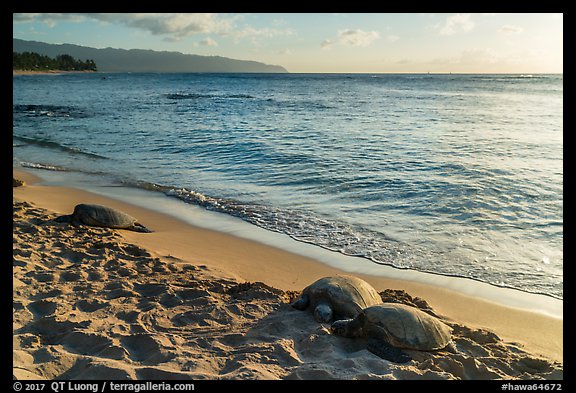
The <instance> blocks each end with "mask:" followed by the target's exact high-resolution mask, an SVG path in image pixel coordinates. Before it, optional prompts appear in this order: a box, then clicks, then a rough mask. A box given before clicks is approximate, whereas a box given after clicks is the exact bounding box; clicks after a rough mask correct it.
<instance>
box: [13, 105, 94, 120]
mask: <svg viewBox="0 0 576 393" xmlns="http://www.w3.org/2000/svg"><path fill="white" fill-rule="evenodd" d="M12 111H13V113H19V114H24V115H26V116H46V117H73V118H83V117H90V116H92V114H91V113H90V112H89V111H86V110H84V109H81V108H77V107H73V106H63V105H43V104H40V105H36V104H16V105H12Z"/></svg>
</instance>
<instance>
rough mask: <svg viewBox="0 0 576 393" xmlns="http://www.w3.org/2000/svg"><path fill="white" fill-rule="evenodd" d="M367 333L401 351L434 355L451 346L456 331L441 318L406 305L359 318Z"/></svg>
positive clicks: (379, 309)
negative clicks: (453, 333)
mask: <svg viewBox="0 0 576 393" xmlns="http://www.w3.org/2000/svg"><path fill="white" fill-rule="evenodd" d="M358 318H360V322H361V324H362V329H363V333H364V335H365V336H367V337H369V338H377V339H382V340H385V341H386V342H387V343H389V344H390V345H392V346H394V347H397V348H405V349H415V350H420V351H433V350H437V349H442V348H444V347H445V346H446V345H448V343H449V342H450V339H451V337H452V328H451V327H450V326H448V325H446V324H445V323H443V322H442V321H440V320H439V319H438V318H436V317H433V316H432V315H430V314H427V313H425V312H424V311H421V310H419V309H417V308H415V307H411V306H407V305H405V304H396V303H382V304H379V305H375V306H371V307H368V308H366V309H364V310H363V311H362V313H360V314H359V315H358Z"/></svg>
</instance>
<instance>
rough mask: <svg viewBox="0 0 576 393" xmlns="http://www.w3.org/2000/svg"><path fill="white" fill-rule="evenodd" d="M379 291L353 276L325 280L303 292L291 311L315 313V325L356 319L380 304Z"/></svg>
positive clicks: (332, 277)
mask: <svg viewBox="0 0 576 393" xmlns="http://www.w3.org/2000/svg"><path fill="white" fill-rule="evenodd" d="M381 302H382V299H381V298H380V295H379V294H378V292H376V290H375V289H374V288H373V287H372V286H371V285H370V284H368V283H367V282H366V281H364V280H361V279H359V278H358V277H354V276H347V275H339V276H331V277H324V278H321V279H319V280H317V281H316V282H314V283H312V284H311V285H309V286H308V287H306V288H304V290H303V291H302V294H301V295H300V297H299V298H298V299H296V301H295V302H294V303H292V307H294V308H296V309H298V310H305V309H306V308H308V307H310V308H311V309H312V310H314V318H315V319H316V321H318V322H320V323H322V322H330V321H332V320H333V319H334V320H336V319H342V318H354V317H355V316H356V315H357V314H358V313H359V312H360V311H362V310H363V309H364V308H366V307H369V306H372V305H374V304H378V303H381Z"/></svg>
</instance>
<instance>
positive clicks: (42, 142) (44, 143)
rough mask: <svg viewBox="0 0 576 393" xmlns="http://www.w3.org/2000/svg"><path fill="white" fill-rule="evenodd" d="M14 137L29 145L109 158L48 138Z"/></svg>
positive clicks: (98, 157)
mask: <svg viewBox="0 0 576 393" xmlns="http://www.w3.org/2000/svg"><path fill="white" fill-rule="evenodd" d="M12 138H13V139H16V140H18V141H20V142H25V143H27V144H29V145H37V146H41V147H47V148H50V149H58V150H62V151H65V152H66V153H70V154H79V155H82V156H86V157H90V158H96V159H103V160H106V159H108V157H104V156H101V155H99V154H96V153H90V152H87V151H84V150H81V149H78V148H76V147H68V146H64V145H61V144H59V143H58V142H54V141H50V140H48V139H41V138H31V137H27V136H22V135H12Z"/></svg>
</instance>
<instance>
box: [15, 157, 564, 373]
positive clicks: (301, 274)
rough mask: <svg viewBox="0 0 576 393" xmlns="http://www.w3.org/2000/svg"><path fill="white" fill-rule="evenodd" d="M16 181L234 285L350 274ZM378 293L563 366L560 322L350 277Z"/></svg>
mask: <svg viewBox="0 0 576 393" xmlns="http://www.w3.org/2000/svg"><path fill="white" fill-rule="evenodd" d="M13 173H14V177H16V178H19V179H22V180H24V181H26V183H27V185H26V186H25V187H18V188H14V190H13V196H14V198H16V199H17V200H24V201H27V202H32V203H34V204H35V205H36V206H38V207H41V208H46V209H48V210H50V211H54V212H56V213H59V214H62V213H65V214H69V213H70V212H71V211H72V209H73V207H74V205H75V204H77V203H101V204H106V205H109V206H112V207H116V208H118V209H121V210H123V211H126V212H127V213H129V214H131V215H133V216H135V217H138V219H139V220H140V221H141V222H143V223H144V224H145V225H146V224H147V225H148V226H149V227H151V228H152V229H153V230H154V232H153V233H151V234H141V233H135V232H129V231H118V232H119V233H120V234H121V237H122V238H123V239H125V240H126V241H128V242H129V243H132V244H136V245H138V246H140V247H142V248H144V249H146V250H151V251H152V252H154V253H156V254H158V255H168V256H171V257H174V258H178V259H179V260H183V261H187V262H189V263H201V264H203V265H206V266H207V267H209V268H210V269H213V270H214V271H215V272H218V274H219V275H220V276H221V277H226V278H228V279H233V280H237V281H240V282H242V281H248V282H258V281H260V282H263V283H265V284H266V285H270V286H271V287H274V288H279V289H281V290H283V291H301V290H302V289H303V288H304V287H305V286H307V285H309V284H310V283H312V282H313V281H315V280H316V279H318V278H320V277H322V276H327V275H332V274H350V272H345V271H342V270H339V269H337V268H334V267H332V266H328V265H326V264H325V263H322V262H320V261H318V260H315V259H312V258H308V257H305V256H302V255H298V254H295V253H292V252H289V251H285V250H281V249H279V248H276V247H272V246H270V245H266V244H263V243H259V242H256V241H252V240H249V239H245V238H240V237H237V236H233V235H230V234H227V233H222V232H219V231H215V230H211V229H206V228H199V227H195V226H192V225H190V224H189V223H187V222H184V221H182V220H178V219H177V218H175V217H172V216H169V215H166V214H162V213H159V212H157V211H153V210H149V209H145V208H142V207H139V206H135V205H132V204H128V203H125V202H122V201H119V200H117V199H112V198H109V197H105V196H102V195H97V194H94V193H90V192H87V191H84V190H79V189H75V188H67V187H53V186H43V185H41V184H37V183H36V184H35V182H36V181H38V178H36V177H35V176H34V175H32V174H30V172H26V171H25V170H24V169H21V168H14V167H13ZM353 274H355V275H357V276H359V277H361V278H363V279H364V280H366V281H367V282H369V283H370V284H372V285H373V286H374V287H375V288H376V290H377V291H382V290H385V289H401V290H404V291H406V292H407V293H409V294H410V295H412V296H415V297H420V298H422V299H424V300H426V301H427V302H428V303H429V304H430V306H431V307H432V308H433V309H434V310H435V311H436V312H437V313H438V314H440V315H442V316H445V317H446V318H447V319H449V320H452V321H457V322H458V323H462V324H465V325H467V326H472V327H474V328H481V329H489V330H490V331H493V332H494V333H496V334H497V335H498V336H499V337H500V338H502V339H503V340H505V341H508V342H514V343H518V344H520V345H521V346H522V347H523V348H524V350H526V351H528V352H530V353H535V354H538V355H541V356H544V357H546V358H548V359H552V360H554V361H560V362H562V361H563V330H562V329H563V320H562V319H561V318H554V317H551V316H547V315H543V314H540V313H536V312H531V311H526V310H520V309H517V308H512V307H507V306H503V305H501V304H497V303H495V302H491V301H487V300H484V299H480V298H477V297H474V296H468V295H466V294H462V293H458V292H456V291H453V290H449V289H445V288H441V287H436V286H432V285H426V284H423V283H420V282H414V281H407V280H402V279H397V278H389V277H382V276H372V275H366V274H356V273H353Z"/></svg>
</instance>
